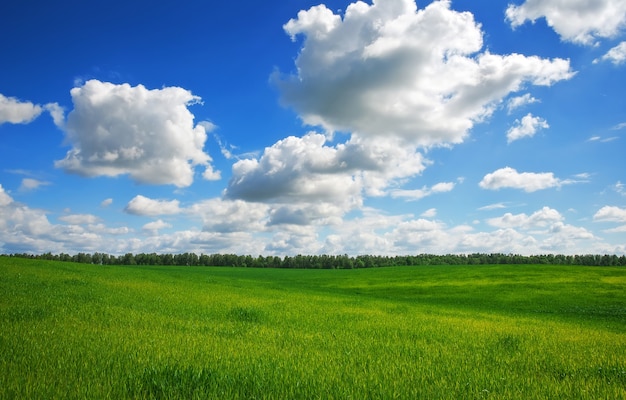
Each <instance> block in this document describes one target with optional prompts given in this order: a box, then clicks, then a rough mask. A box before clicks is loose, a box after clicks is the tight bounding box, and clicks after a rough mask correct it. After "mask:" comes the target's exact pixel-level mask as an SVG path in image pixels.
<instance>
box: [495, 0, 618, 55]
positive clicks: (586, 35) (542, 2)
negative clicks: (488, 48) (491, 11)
mask: <svg viewBox="0 0 626 400" xmlns="http://www.w3.org/2000/svg"><path fill="white" fill-rule="evenodd" d="M542 17H543V18H545V19H546V22H547V24H548V25H549V26H550V27H552V28H553V29H554V30H555V31H556V33H558V34H559V36H560V37H561V39H562V40H565V41H569V42H574V43H578V44H583V45H592V44H595V43H596V42H597V39H601V38H610V37H614V36H616V35H618V34H619V32H620V30H621V29H622V28H623V27H624V25H625V24H626V3H625V2H624V1H623V0H579V1H572V0H526V1H525V2H524V3H523V4H521V5H519V6H518V5H513V4H509V6H508V8H507V10H506V19H507V20H508V21H509V22H510V23H511V26H512V27H513V28H515V27H518V26H520V25H522V24H524V23H525V22H526V21H531V22H535V20H537V19H538V18H542Z"/></svg>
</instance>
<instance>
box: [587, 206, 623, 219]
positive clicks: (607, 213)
mask: <svg viewBox="0 0 626 400" xmlns="http://www.w3.org/2000/svg"><path fill="white" fill-rule="evenodd" d="M593 219H594V221H609V222H620V223H626V208H620V207H615V206H604V207H602V208H601V209H599V210H598V211H597V212H596V213H595V214H594V216H593Z"/></svg>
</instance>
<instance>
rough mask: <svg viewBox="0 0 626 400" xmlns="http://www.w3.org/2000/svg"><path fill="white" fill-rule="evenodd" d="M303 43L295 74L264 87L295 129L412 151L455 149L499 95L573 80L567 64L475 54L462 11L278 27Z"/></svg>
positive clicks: (399, 5) (380, 10)
mask: <svg viewBox="0 0 626 400" xmlns="http://www.w3.org/2000/svg"><path fill="white" fill-rule="evenodd" d="M284 29H285V31H286V32H287V33H288V34H289V35H290V36H292V37H295V36H297V35H300V34H301V35H303V36H304V37H305V40H304V44H303V47H302V49H301V51H300V54H299V55H298V57H297V59H296V66H297V73H296V74H295V75H288V76H281V75H280V74H278V73H276V74H275V75H274V76H273V77H272V80H273V82H274V83H275V84H276V86H277V87H278V88H279V90H280V92H281V99H282V102H283V103H284V104H286V105H288V106H291V107H293V108H294V109H295V110H296V111H297V112H298V113H299V114H300V116H301V118H302V119H303V121H304V122H305V123H307V124H310V125H320V126H323V127H324V128H325V129H327V130H330V131H335V130H339V131H350V132H358V134H359V135H360V136H361V137H362V138H363V139H371V138H381V137H385V138H386V137H389V136H394V137H397V138H401V139H402V140H404V141H405V142H408V143H411V144H413V145H422V146H430V145H441V144H449V143H459V142H461V141H463V139H464V138H465V137H466V136H467V134H468V131H469V130H470V129H471V128H472V127H473V126H474V124H475V123H477V122H480V121H482V120H484V119H485V118H486V117H488V116H489V115H490V114H491V113H492V112H493V111H494V109H495V106H496V104H497V103H498V102H500V101H501V100H502V99H503V98H504V97H506V96H507V95H508V94H509V93H511V92H515V91H518V90H520V89H521V88H522V87H523V86H524V85H525V84H533V85H551V84H553V83H555V82H557V81H560V80H563V79H568V78H570V77H571V76H573V73H572V71H571V70H570V64H569V61H567V60H563V59H554V60H547V59H541V58H539V57H526V56H523V55H520V54H510V55H496V54H491V53H489V52H488V51H484V52H481V48H482V46H483V42H482V32H481V29H480V25H479V24H478V23H476V22H475V21H474V19H473V16H472V14H471V13H468V12H456V11H453V10H450V2H449V1H436V2H433V3H431V4H430V5H428V6H427V7H426V8H425V9H422V10H417V9H416V5H415V3H414V1H412V0H388V1H378V2H374V4H372V5H368V4H366V3H364V2H356V3H353V4H350V5H349V6H348V7H347V9H346V11H345V14H344V16H343V19H342V18H341V17H340V16H339V15H335V14H334V13H333V12H332V11H330V10H329V9H327V8H326V7H325V6H324V5H320V6H316V7H313V8H311V9H309V10H308V11H300V12H299V13H298V17H297V18H296V19H292V20H290V21H289V22H288V23H287V24H285V26H284Z"/></svg>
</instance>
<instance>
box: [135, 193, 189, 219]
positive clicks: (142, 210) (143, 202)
mask: <svg viewBox="0 0 626 400" xmlns="http://www.w3.org/2000/svg"><path fill="white" fill-rule="evenodd" d="M124 211H126V212H127V213H129V214H134V215H149V216H156V215H168V214H178V213H180V212H181V211H182V210H181V208H180V202H179V201H178V200H154V199H150V198H148V197H145V196H142V195H137V196H135V197H134V198H133V199H132V200H131V201H129V202H128V204H127V205H126V207H125V208H124Z"/></svg>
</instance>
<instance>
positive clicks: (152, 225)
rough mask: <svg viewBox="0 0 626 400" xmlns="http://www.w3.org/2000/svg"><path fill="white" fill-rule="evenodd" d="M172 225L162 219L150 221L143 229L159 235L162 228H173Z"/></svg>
mask: <svg viewBox="0 0 626 400" xmlns="http://www.w3.org/2000/svg"><path fill="white" fill-rule="evenodd" d="M171 227H172V225H171V224H169V223H167V222H164V221H162V220H160V219H159V220H156V221H152V222H148V223H147V224H145V225H144V226H143V227H142V228H141V229H142V230H143V231H144V232H146V233H149V234H151V235H157V234H158V233H159V230H160V229H165V228H171Z"/></svg>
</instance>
